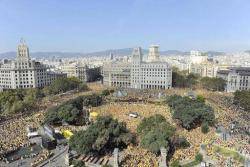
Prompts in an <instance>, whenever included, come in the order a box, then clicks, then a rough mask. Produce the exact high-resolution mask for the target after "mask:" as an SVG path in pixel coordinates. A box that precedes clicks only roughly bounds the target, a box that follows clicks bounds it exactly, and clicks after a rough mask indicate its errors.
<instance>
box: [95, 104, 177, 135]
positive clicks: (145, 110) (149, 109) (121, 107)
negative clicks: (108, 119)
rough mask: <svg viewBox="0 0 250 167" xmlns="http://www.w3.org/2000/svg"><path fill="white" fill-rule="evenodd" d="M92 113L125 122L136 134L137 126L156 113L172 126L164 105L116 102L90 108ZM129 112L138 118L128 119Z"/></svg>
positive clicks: (169, 115)
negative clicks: (134, 113)
mask: <svg viewBox="0 0 250 167" xmlns="http://www.w3.org/2000/svg"><path fill="white" fill-rule="evenodd" d="M92 111H95V112H97V113H99V114H100V115H112V116H113V117H114V118H116V119H118V120H119V121H122V122H125V123H126V124H127V127H128V129H130V130H131V132H136V128H137V125H139V123H140V122H141V120H142V119H143V118H144V117H150V116H152V115H154V114H156V113H157V114H161V115H163V116H164V117H165V118H166V120H167V121H168V122H170V123H171V124H174V121H173V120H172V118H171V113H170V112H169V107H168V106H164V105H156V104H145V103H131V104H130V103H129V102H117V103H106V104H104V105H102V106H99V107H95V108H92ZM131 112H136V113H137V114H138V117H137V118H133V117H130V116H129V114H130V113H131Z"/></svg>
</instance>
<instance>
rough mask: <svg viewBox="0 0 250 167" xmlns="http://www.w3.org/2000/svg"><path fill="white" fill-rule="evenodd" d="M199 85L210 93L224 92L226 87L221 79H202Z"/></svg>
mask: <svg viewBox="0 0 250 167" xmlns="http://www.w3.org/2000/svg"><path fill="white" fill-rule="evenodd" d="M200 83H201V86H202V87H203V88H204V89H207V90H212V91H224V90H225V86H226V81H225V80H224V79H222V78H209V77H203V78H201V79H200Z"/></svg>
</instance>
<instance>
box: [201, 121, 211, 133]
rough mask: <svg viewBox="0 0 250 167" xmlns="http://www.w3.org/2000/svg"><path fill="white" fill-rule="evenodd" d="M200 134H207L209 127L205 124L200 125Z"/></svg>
mask: <svg viewBox="0 0 250 167" xmlns="http://www.w3.org/2000/svg"><path fill="white" fill-rule="evenodd" d="M201 132H202V133H208V132H209V126H208V124H207V123H206V122H205V123H202V124H201Z"/></svg>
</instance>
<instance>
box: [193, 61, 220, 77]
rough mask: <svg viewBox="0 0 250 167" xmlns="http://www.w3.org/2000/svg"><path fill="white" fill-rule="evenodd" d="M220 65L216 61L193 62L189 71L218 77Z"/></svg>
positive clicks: (203, 75) (204, 75)
mask: <svg viewBox="0 0 250 167" xmlns="http://www.w3.org/2000/svg"><path fill="white" fill-rule="evenodd" d="M218 69H219V65H218V64H217V63H215V62H210V61H204V62H202V63H200V64H193V63H191V64H190V66H189V73H193V74H198V75H199V76H201V77H216V75H217V71H218Z"/></svg>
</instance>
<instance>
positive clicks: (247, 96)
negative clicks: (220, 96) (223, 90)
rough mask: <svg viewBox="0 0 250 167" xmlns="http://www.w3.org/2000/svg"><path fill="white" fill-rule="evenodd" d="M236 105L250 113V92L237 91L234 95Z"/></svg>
mask: <svg viewBox="0 0 250 167" xmlns="http://www.w3.org/2000/svg"><path fill="white" fill-rule="evenodd" d="M234 103H235V104H236V105H239V106H240V107H242V108H244V109H245V110H246V111H248V112H250V90H242V91H236V92H235V93H234Z"/></svg>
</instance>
